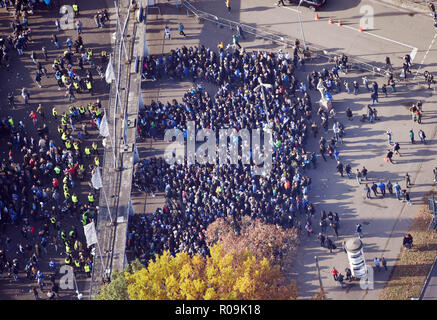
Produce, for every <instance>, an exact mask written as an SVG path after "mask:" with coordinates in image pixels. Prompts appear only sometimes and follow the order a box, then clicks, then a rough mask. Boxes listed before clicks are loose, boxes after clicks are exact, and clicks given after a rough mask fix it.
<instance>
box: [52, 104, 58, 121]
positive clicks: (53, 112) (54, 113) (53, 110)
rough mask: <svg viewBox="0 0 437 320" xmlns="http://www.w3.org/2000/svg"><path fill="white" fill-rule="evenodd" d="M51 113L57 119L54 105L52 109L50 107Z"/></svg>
mask: <svg viewBox="0 0 437 320" xmlns="http://www.w3.org/2000/svg"><path fill="white" fill-rule="evenodd" d="M52 115H53V117H54V118H55V119H58V110H56V108H55V107H53V109H52Z"/></svg>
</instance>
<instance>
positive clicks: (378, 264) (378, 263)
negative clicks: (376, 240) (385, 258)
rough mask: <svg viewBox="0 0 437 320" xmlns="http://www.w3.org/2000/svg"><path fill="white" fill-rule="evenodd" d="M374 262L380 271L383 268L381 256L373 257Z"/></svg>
mask: <svg viewBox="0 0 437 320" xmlns="http://www.w3.org/2000/svg"><path fill="white" fill-rule="evenodd" d="M373 263H374V264H375V267H376V271H378V272H379V271H380V270H381V267H380V261H379V258H378V257H375V258H374V259H373Z"/></svg>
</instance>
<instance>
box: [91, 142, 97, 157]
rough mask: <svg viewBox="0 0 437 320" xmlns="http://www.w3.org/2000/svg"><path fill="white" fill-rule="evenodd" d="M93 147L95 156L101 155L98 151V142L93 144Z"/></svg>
mask: <svg viewBox="0 0 437 320" xmlns="http://www.w3.org/2000/svg"><path fill="white" fill-rule="evenodd" d="M91 147H92V148H93V154H97V155H98V154H99V150H97V143H96V142H93V143H92V144H91Z"/></svg>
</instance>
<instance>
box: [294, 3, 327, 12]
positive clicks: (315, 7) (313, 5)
mask: <svg viewBox="0 0 437 320" xmlns="http://www.w3.org/2000/svg"><path fill="white" fill-rule="evenodd" d="M300 1H301V0H287V2H288V3H289V4H296V5H298V4H299V2H300ZM325 4H326V0H302V5H303V6H306V7H308V8H310V9H311V10H312V11H317V10H319V9H320V8H321V7H322V6H324V5H325Z"/></svg>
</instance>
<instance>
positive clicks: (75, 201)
mask: <svg viewBox="0 0 437 320" xmlns="http://www.w3.org/2000/svg"><path fill="white" fill-rule="evenodd" d="M71 201H73V203H77V202H78V201H79V199H78V198H77V196H76V195H75V194H73V195H72V196H71Z"/></svg>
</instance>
